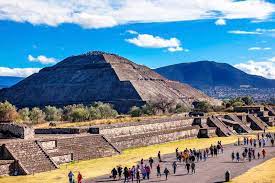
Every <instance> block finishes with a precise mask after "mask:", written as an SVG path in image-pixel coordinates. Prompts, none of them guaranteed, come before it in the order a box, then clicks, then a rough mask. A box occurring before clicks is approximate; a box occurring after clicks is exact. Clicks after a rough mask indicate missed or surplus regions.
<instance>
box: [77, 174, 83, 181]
mask: <svg viewBox="0 0 275 183" xmlns="http://www.w3.org/2000/svg"><path fill="white" fill-rule="evenodd" d="M77 183H82V175H81V174H80V172H78V175H77Z"/></svg>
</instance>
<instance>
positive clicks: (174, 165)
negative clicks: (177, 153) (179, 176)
mask: <svg viewBox="0 0 275 183" xmlns="http://www.w3.org/2000/svg"><path fill="white" fill-rule="evenodd" d="M177 166H178V165H177V162H176V161H174V162H173V164H172V167H173V170H174V174H176V170H177Z"/></svg>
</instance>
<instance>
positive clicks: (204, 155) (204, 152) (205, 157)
mask: <svg viewBox="0 0 275 183" xmlns="http://www.w3.org/2000/svg"><path fill="white" fill-rule="evenodd" d="M203 159H204V161H206V159H207V155H206V150H204V151H203Z"/></svg>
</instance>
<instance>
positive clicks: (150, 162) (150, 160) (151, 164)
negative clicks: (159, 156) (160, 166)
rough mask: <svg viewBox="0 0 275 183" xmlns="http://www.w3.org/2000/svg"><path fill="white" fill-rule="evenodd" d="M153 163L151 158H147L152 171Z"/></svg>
mask: <svg viewBox="0 0 275 183" xmlns="http://www.w3.org/2000/svg"><path fill="white" fill-rule="evenodd" d="M153 163H154V160H153V158H152V157H150V158H149V164H150V168H151V169H152V168H153Z"/></svg>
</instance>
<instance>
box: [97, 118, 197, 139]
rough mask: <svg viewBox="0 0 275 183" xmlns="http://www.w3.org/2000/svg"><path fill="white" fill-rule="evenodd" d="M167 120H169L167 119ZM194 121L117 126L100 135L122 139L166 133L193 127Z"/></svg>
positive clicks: (103, 130) (101, 132) (105, 130)
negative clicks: (122, 137)
mask: <svg viewBox="0 0 275 183" xmlns="http://www.w3.org/2000/svg"><path fill="white" fill-rule="evenodd" d="M166 120H167V119H166ZM192 123H193V119H182V120H179V119H176V120H170V121H169V120H167V121H166V122H157V123H142V124H140V125H131V124H129V125H128V126H120V127H119V126H117V127H114V128H103V129H100V134H102V135H104V136H106V137H108V138H113V137H121V136H131V135H138V134H144V133H149V132H156V131H164V130H167V129H176V128H181V127H187V126H192Z"/></svg>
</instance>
